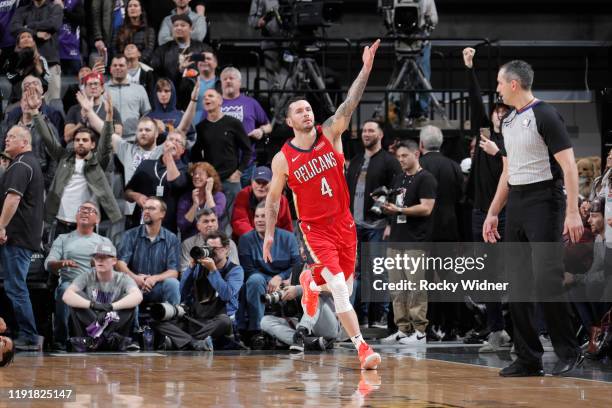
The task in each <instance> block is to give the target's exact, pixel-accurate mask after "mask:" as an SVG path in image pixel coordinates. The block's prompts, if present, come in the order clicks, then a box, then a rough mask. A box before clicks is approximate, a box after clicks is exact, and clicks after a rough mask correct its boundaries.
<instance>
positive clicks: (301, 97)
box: [284, 95, 308, 117]
mask: <svg viewBox="0 0 612 408" xmlns="http://www.w3.org/2000/svg"><path fill="white" fill-rule="evenodd" d="M298 101H306V102H308V99H307V98H306V96H304V95H296V96H292V97H291V98H289V100H288V101H287V103H286V104H285V111H284V112H285V117H287V116H289V107H290V106H291V104H292V103H295V102H298Z"/></svg>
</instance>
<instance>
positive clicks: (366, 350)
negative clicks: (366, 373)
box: [359, 342, 381, 370]
mask: <svg viewBox="0 0 612 408" xmlns="http://www.w3.org/2000/svg"><path fill="white" fill-rule="evenodd" d="M359 361H360V362H361V369H362V370H376V369H377V368H378V365H379V364H380V361H381V358H380V354H378V353H375V352H374V350H372V347H370V346H369V345H368V344H367V343H365V342H364V343H361V345H360V346H359Z"/></svg>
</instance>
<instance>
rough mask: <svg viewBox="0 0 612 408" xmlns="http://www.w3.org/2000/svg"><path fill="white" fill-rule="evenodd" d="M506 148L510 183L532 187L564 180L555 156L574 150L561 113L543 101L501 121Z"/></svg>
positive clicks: (505, 154)
mask: <svg viewBox="0 0 612 408" xmlns="http://www.w3.org/2000/svg"><path fill="white" fill-rule="evenodd" d="M502 135H503V136H504V148H502V149H501V153H502V155H504V156H507V157H508V184H510V185H511V186H516V185H525V184H533V183H538V182H542V181H547V180H562V179H563V172H562V170H561V166H559V164H558V163H557V161H556V160H555V158H554V155H555V154H556V153H559V152H560V151H562V150H565V149H569V148H571V147H572V144H571V142H570V138H569V134H568V133H567V129H566V128H565V124H564V123H563V118H562V117H561V115H559V112H557V110H556V109H555V108H554V107H552V106H551V105H549V104H547V103H546V102H543V101H536V102H534V103H532V104H530V105H529V106H527V107H525V108H523V109H521V110H517V109H514V110H512V111H510V113H509V114H508V115H507V116H506V117H505V118H504V119H503V121H502Z"/></svg>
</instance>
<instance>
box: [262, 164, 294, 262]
mask: <svg viewBox="0 0 612 408" xmlns="http://www.w3.org/2000/svg"><path fill="white" fill-rule="evenodd" d="M288 170H289V167H288V166H287V159H285V155H284V154H283V153H282V152H278V153H276V155H275V156H274V159H272V180H271V181H270V190H269V191H268V196H267V197H266V235H265V237H264V244H263V259H264V261H265V262H272V254H271V253H270V252H271V250H272V243H273V242H274V229H275V228H276V220H277V219H278V211H279V208H280V200H281V195H282V194H283V189H284V188H285V182H286V180H287V172H288Z"/></svg>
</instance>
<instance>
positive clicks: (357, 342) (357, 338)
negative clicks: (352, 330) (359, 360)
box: [351, 333, 365, 351]
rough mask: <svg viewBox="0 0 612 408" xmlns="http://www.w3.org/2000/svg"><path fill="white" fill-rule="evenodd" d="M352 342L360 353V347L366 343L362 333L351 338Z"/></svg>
mask: <svg viewBox="0 0 612 408" xmlns="http://www.w3.org/2000/svg"><path fill="white" fill-rule="evenodd" d="M351 341H352V342H353V345H354V346H355V348H356V349H357V351H359V346H361V343H365V340H364V339H363V337H362V336H361V333H357V334H356V335H354V336H353V337H351Z"/></svg>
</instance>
